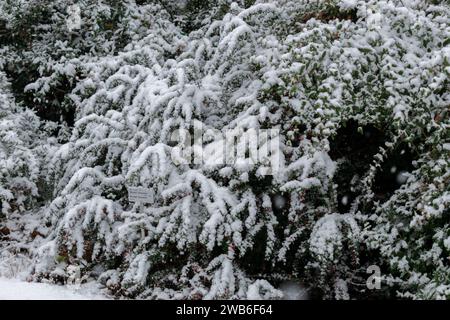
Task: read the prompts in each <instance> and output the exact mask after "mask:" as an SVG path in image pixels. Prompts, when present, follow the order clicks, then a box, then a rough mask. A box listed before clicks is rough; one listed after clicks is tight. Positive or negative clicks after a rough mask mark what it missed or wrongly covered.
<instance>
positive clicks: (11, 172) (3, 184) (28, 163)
mask: <svg viewBox="0 0 450 320" xmlns="http://www.w3.org/2000/svg"><path fill="white" fill-rule="evenodd" d="M9 86H10V84H9V82H8V81H7V79H6V76H5V75H4V73H2V72H0V218H2V217H5V216H8V215H9V214H11V213H13V212H23V211H25V210H27V209H31V208H32V203H33V202H35V201H36V197H37V195H38V188H37V186H36V183H37V180H38V178H39V172H40V171H39V166H40V162H39V158H38V157H37V156H36V154H35V152H33V147H34V146H35V145H36V141H35V140H34V139H35V138H36V132H37V129H38V128H39V119H38V118H37V117H36V115H34V113H32V112H31V111H29V110H26V111H25V110H22V109H21V108H19V107H18V106H17V105H16V103H15V101H14V98H13V96H12V94H11V93H10V91H9ZM33 134H34V135H33Z"/></svg>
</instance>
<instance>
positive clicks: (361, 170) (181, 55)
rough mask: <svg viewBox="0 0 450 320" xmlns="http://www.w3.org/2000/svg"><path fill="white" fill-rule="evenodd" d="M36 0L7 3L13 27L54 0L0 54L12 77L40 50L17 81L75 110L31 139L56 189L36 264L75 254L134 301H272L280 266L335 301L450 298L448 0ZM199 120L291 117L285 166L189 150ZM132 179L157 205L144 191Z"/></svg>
mask: <svg viewBox="0 0 450 320" xmlns="http://www.w3.org/2000/svg"><path fill="white" fill-rule="evenodd" d="M7 3H9V2H7ZM33 3H34V1H31V0H30V1H21V2H20V3H19V4H18V5H17V7H14V8H12V7H8V6H7V5H6V4H4V5H3V7H0V8H2V9H3V11H1V12H0V13H1V15H0V19H4V20H5V21H7V22H8V23H7V25H8V26H9V27H8V28H9V29H8V30H10V33H11V37H12V39H9V40H8V41H9V42H14V34H15V32H18V31H20V30H22V29H21V28H19V27H17V26H21V25H22V24H23V23H24V22H23V21H22V20H20V19H21V17H22V16H27V15H23V12H30V14H31V12H34V13H33V14H37V15H38V16H39V17H41V18H42V17H44V16H45V14H39V13H36V12H35V11H36V10H38V11H39V10H44V11H45V10H50V12H52V14H53V15H52V18H51V19H50V20H45V21H42V20H39V19H37V20H36V28H32V29H31V31H30V30H28V31H24V32H26V33H27V34H28V33H33V34H40V35H42V37H34V38H33V37H31V40H28V41H29V42H28V43H26V44H23V43H20V44H18V45H17V48H20V49H17V48H16V47H14V46H5V45H3V46H2V48H1V49H0V50H1V51H2V52H4V57H5V58H3V59H2V65H3V66H4V69H5V70H6V71H7V72H9V73H10V74H11V75H12V76H14V75H16V76H17V74H19V73H20V70H19V69H18V68H19V67H15V64H14V62H17V61H20V62H21V63H20V64H19V65H22V64H23V62H24V61H29V60H30V61H31V60H34V62H33V65H32V67H29V68H30V69H33V70H31V71H30V69H29V72H32V73H33V77H30V79H29V81H28V83H26V84H25V83H23V81H22V80H20V81H18V80H17V81H16V82H15V83H16V95H19V96H20V98H21V101H23V103H25V104H30V105H27V106H28V107H30V108H33V103H35V104H36V105H37V106H38V108H40V109H39V110H41V113H42V110H44V114H45V110H53V108H55V104H52V102H51V101H49V99H53V101H54V102H55V103H56V106H57V108H59V107H60V108H66V110H70V111H71V112H70V114H71V117H72V120H73V127H70V128H67V126H65V125H63V126H60V127H59V135H58V141H59V143H60V146H59V147H58V148H56V149H57V150H55V149H53V148H54V147H53V145H52V146H51V147H48V146H47V147H46V146H42V147H41V153H36V154H38V155H40V156H39V157H40V158H42V157H43V155H42V150H50V149H51V150H55V151H54V152H53V151H52V152H51V154H47V155H45V156H46V158H45V160H43V161H42V160H41V161H42V165H41V166H40V167H39V166H38V167H39V170H40V172H44V173H45V178H46V181H45V183H43V184H44V185H45V186H46V188H49V189H50V190H51V192H50V193H51V196H50V197H49V200H50V201H48V202H47V203H45V204H43V205H42V206H43V207H41V210H40V211H39V217H38V218H39V219H42V223H43V224H45V225H46V226H47V227H46V228H47V234H46V235H45V236H46V240H45V241H44V245H43V246H42V247H41V248H40V249H38V250H35V252H33V259H34V263H35V268H34V276H35V278H36V279H40V278H42V277H50V278H53V279H59V280H61V281H65V279H66V278H67V268H68V267H70V266H74V265H75V266H78V267H80V268H81V270H82V273H83V274H84V275H86V276H91V277H93V278H96V279H98V280H99V281H100V282H101V283H103V284H104V285H105V286H106V287H108V288H109V289H110V290H112V291H113V292H115V293H117V294H118V295H125V296H131V297H141V298H176V299H186V298H187V299H217V298H229V299H230V298H231V299H237V298H251V299H255V298H265V299H269V298H272V299H276V298H279V297H281V295H282V294H281V292H280V291H279V290H277V289H276V288H277V287H278V285H279V283H280V280H281V279H297V280H298V281H302V282H303V283H305V284H306V285H307V286H309V287H310V288H311V291H312V292H314V293H315V294H317V295H318V296H320V297H322V298H328V299H348V298H366V297H368V296H383V295H384V296H396V295H398V296H400V297H410V298H448V297H450V293H449V292H450V291H449V290H450V289H449V287H448V286H449V285H450V270H449V264H448V252H449V250H450V240H449V239H450V227H449V225H448V214H449V210H448V208H449V202H450V197H449V185H450V184H449V175H450V173H449V172H450V170H449V167H450V165H449V152H450V147H449V146H450V144H449V143H450V141H449V140H450V134H449V132H450V131H449V124H450V122H449V112H448V109H449V106H450V90H449V89H450V85H449V74H450V48H449V45H450V42H449V39H450V26H449V18H450V8H449V7H448V6H447V5H445V4H443V3H442V4H439V3H435V4H432V3H431V2H430V1H419V0H403V1H400V0H389V1H375V0H366V1H362V0H359V1H356V0H355V1H351V0H342V1H337V0H336V1H306V0H305V1H288V0H276V1H275V0H273V1H269V0H268V1H262V0H261V1H236V2H231V1H227V0H223V1H217V2H209V1H206V2H205V3H204V4H203V6H200V4H199V2H198V1H185V2H183V3H184V5H182V4H180V5H178V6H175V5H174V4H173V3H172V2H170V1H136V2H135V1H132V0H127V1H121V2H120V3H119V2H118V3H116V2H112V3H111V4H106V2H105V3H104V2H102V1H81V2H80V3H79V4H78V5H79V6H81V10H80V11H77V9H76V8H75V9H73V10H69V13H71V14H75V15H77V14H78V13H77V12H81V15H80V16H79V17H75V18H74V17H71V19H75V21H76V20H77V19H78V18H79V19H81V20H80V21H81V22H80V23H79V25H76V26H73V25H71V27H70V28H69V29H70V30H67V28H68V26H67V25H66V22H67V13H65V11H64V9H65V8H66V7H67V4H68V1H62V0H61V1H55V2H52V3H51V4H45V5H44V4H40V5H39V6H38V7H33ZM6 9H7V10H6ZM74 12H75V13H74ZM85 13H89V15H87V14H86V15H85ZM70 21H72V20H70ZM50 30H52V31H51V32H50ZM53 30H58V31H57V33H56V35H57V37H54V34H55V32H54V31H53ZM58 37H60V38H61V39H58ZM55 39H58V40H55ZM23 41H26V40H23ZM0 42H1V41H0ZM3 42H4V41H3ZM3 42H2V43H3ZM38 53H39V54H38ZM36 59H37V60H36ZM14 68H16V69H14ZM21 90H22V91H21ZM61 90H62V94H60V93H57V92H60V91H61ZM17 91H20V92H19V93H18V92H17ZM24 95H25V96H24ZM30 99H31V100H30ZM6 100H8V99H6ZM8 101H9V100H8ZM31 101H33V102H31ZM0 103H1V101H0ZM42 108H43V109H42ZM46 108H48V109H46ZM0 110H1V109H0ZM52 112H53V111H52ZM30 115H31V113H30ZM0 117H1V114H0ZM69 118H70V117H69ZM69 118H67V117H66V118H63V119H61V122H63V121H66V122H69V125H71V124H72V123H70V122H71V121H69V120H68V119H69ZM50 119H52V120H57V119H53V118H50ZM0 121H1V118H0ZM1 123H2V122H0V124H1ZM198 128H201V129H202V130H204V131H208V130H209V132H222V133H224V132H230V131H232V132H235V133H236V135H237V137H238V138H245V137H247V136H248V135H250V132H252V130H260V131H261V130H269V129H271V130H274V132H278V136H277V138H279V141H280V143H279V144H278V145H276V147H275V149H272V150H271V152H272V153H271V156H272V157H275V156H276V157H278V159H279V164H280V168H279V170H274V171H273V172H271V174H270V175H267V174H264V171H263V169H264V168H265V166H266V163H264V161H256V162H251V161H250V162H248V163H247V164H246V165H243V164H242V163H241V162H234V163H217V162H216V163H213V162H211V163H208V161H206V162H207V163H208V164H207V165H206V164H205V163H199V162H195V161H192V162H187V163H183V162H182V161H181V162H180V161H178V160H180V159H177V158H176V157H175V156H174V154H177V153H176V151H177V150H178V149H177V148H178V147H179V145H175V144H174V141H173V138H174V132H180V131H182V132H194V131H195V130H198ZM1 129H2V126H0V134H1ZM65 132H66V133H65ZM349 137H350V138H349ZM45 141H46V142H45V143H44V142H43V144H48V143H49V142H48V140H45ZM52 141H53V140H52ZM201 146H203V147H204V148H203V151H204V150H210V151H211V150H212V151H215V150H216V149H215V148H216V147H215V145H214V144H213V142H210V141H209V140H207V139H206V138H205V141H203V144H202V145H201ZM241 147H242V149H241V150H240V151H241V152H242V154H245V155H248V154H251V152H252V149H251V148H252V146H251V145H242V146H241ZM258 147H259V146H258ZM45 148H48V149H45ZM0 150H1V149H0ZM184 151H186V152H188V153H190V154H192V155H197V156H198V155H199V152H200V151H201V150H199V149H196V147H195V146H194V147H193V148H187V149H186V150H184ZM17 152H18V151H17ZM0 156H1V154H0ZM31 156H32V157H36V155H35V154H33V153H30V157H31ZM215 156H217V154H215V153H214V152H212V153H208V152H205V153H203V157H204V160H211V158H214V157H215ZM15 157H16V156H15ZM17 158H20V157H18V156H17ZM34 161H39V160H38V159H36V160H34ZM30 163H32V162H29V161H28V162H27V164H30ZM402 166H403V168H400V167H402ZM0 168H1V167H0ZM36 168H37V167H36ZM403 169H404V170H403ZM34 170H37V169H34ZM401 170H403V171H407V172H403V171H401ZM399 172H400V173H399ZM266 173H267V172H266ZM37 174H38V173H37V172H34V171H32V172H31V173H30V174H29V176H30V178H29V179H31V180H30V181H31V182H30V183H35V180H33V179H35V178H34V177H35V176H36V175H37ZM398 174H399V175H400V177H399V179H398V180H399V183H398V184H397V183H396V182H395V179H394V180H393V181H394V182H392V183H390V182H389V181H391V180H388V179H392V178H391V177H390V176H397V175H398ZM0 177H2V176H1V175H0ZM6 179H7V181H8V182H7V183H8V184H9V183H11V181H13V178H11V177H10V176H6ZM386 179H387V180H386ZM8 184H7V185H8ZM33 186H34V187H33V188H34V189H36V188H38V189H39V188H40V186H39V185H38V186H35V185H33ZM126 186H136V187H137V186H143V187H146V188H149V189H152V190H153V193H154V195H155V196H154V199H153V201H152V202H151V203H148V204H145V205H144V206H143V207H142V208H140V207H139V206H137V205H133V204H132V203H130V202H129V201H128V198H127V190H126ZM9 188H10V187H9ZM34 189H33V190H34ZM0 190H2V189H1V187H0ZM36 190H37V189H36ZM5 194H6V193H5ZM42 213H43V216H42ZM371 265H377V266H379V267H380V268H381V273H382V280H383V281H382V290H380V291H376V290H375V291H371V290H369V289H368V288H367V287H366V280H367V277H368V276H369V275H368V274H367V272H366V270H367V268H368V267H369V266H371Z"/></svg>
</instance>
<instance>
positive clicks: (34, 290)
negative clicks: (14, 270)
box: [0, 278, 107, 300]
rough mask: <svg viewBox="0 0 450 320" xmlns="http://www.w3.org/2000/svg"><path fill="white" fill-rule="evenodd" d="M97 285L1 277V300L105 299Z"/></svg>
mask: <svg viewBox="0 0 450 320" xmlns="http://www.w3.org/2000/svg"><path fill="white" fill-rule="evenodd" d="M104 299H107V297H105V296H103V295H101V294H100V292H99V289H98V288H96V287H95V285H91V284H86V285H82V286H75V285H74V286H60V285H55V284H47V283H35V282H25V281H21V280H17V279H6V278H0V300H104Z"/></svg>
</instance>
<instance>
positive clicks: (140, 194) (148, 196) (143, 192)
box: [127, 187, 153, 203]
mask: <svg viewBox="0 0 450 320" xmlns="http://www.w3.org/2000/svg"><path fill="white" fill-rule="evenodd" d="M127 189H128V200H129V201H130V202H138V203H151V202H153V190H151V189H148V188H143V187H127Z"/></svg>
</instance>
